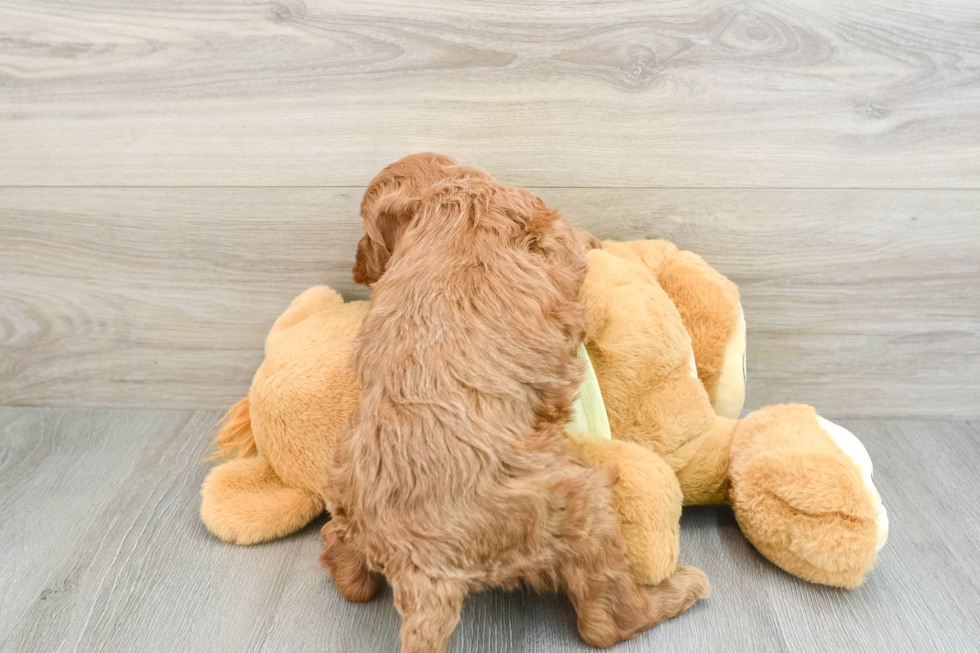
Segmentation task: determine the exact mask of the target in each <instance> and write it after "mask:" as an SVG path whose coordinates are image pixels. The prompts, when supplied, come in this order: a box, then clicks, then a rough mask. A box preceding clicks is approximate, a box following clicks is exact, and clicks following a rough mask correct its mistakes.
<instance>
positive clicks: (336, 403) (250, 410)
mask: <svg viewBox="0 0 980 653" xmlns="http://www.w3.org/2000/svg"><path fill="white" fill-rule="evenodd" d="M582 293H583V295H584V296H585V298H586V299H587V301H588V306H589V328H588V333H587V335H586V340H585V343H584V344H585V349H586V350H587V353H588V358H589V359H590V361H591V365H592V368H593V369H594V372H595V377H594V379H595V381H597V382H598V391H597V392H595V393H590V394H601V400H600V401H599V405H600V406H601V405H602V404H604V407H605V415H604V416H602V418H603V419H601V420H600V421H602V422H604V421H605V419H607V420H608V429H609V433H610V434H611V436H612V437H611V439H608V438H604V437H601V435H599V434H596V433H593V432H590V429H588V428H586V427H581V428H579V429H569V437H570V443H571V444H572V446H574V447H576V448H578V449H579V450H580V451H581V452H582V453H583V454H584V455H585V456H586V457H587V458H588V459H589V460H590V461H591V462H593V463H595V464H599V465H613V464H614V465H616V466H617V467H618V470H619V479H618V481H617V484H616V487H615V489H614V495H615V501H616V507H617V511H618V515H619V520H620V525H621V528H622V531H623V535H624V537H625V539H626V542H627V548H628V553H629V558H630V562H631V563H632V565H633V569H634V573H635V575H636V577H637V580H638V581H640V582H642V583H649V584H655V583H659V582H660V581H662V580H664V579H665V578H667V577H668V576H669V575H670V574H671V573H672V572H673V570H674V568H675V567H676V564H677V556H678V549H679V519H680V513H681V506H682V505H696V504H710V503H723V504H730V505H731V506H732V508H733V509H734V512H735V517H736V519H737V520H738V523H739V525H740V527H741V528H742V531H743V532H744V534H745V536H746V537H747V538H748V539H749V541H750V542H752V544H753V545H754V546H755V547H756V548H757V549H758V550H759V551H760V552H761V553H762V554H763V555H764V556H765V557H766V558H768V559H769V560H770V561H772V562H773V563H775V564H776V565H778V566H779V567H782V568H783V569H784V570H786V571H787V572H789V573H791V574H794V575H796V576H799V577H800V578H803V579H806V580H808V581H811V582H814V583H822V584H826V585H834V586H839V587H854V586H856V585H859V584H860V583H861V581H862V580H863V577H864V574H865V573H867V572H868V570H870V569H871V567H872V565H873V564H874V561H875V558H876V556H877V552H878V550H879V549H880V548H881V546H882V545H883V544H884V541H885V538H886V537H887V533H888V519H887V515H886V512H885V508H884V506H883V505H882V503H881V499H880V497H879V495H878V491H877V490H876V489H875V486H874V483H873V481H872V476H871V460H870V458H869V457H868V454H867V452H866V451H865V449H864V447H863V446H862V445H861V443H860V441H858V439H857V438H856V437H855V436H854V435H852V434H851V433H850V432H848V431H846V430H845V429H843V428H841V427H840V426H837V425H836V424H833V423H832V422H829V421H827V420H825V419H823V418H822V417H820V416H818V415H817V414H816V412H815V411H814V410H813V408H810V407H809V406H803V405H779V406H769V407H766V408H763V409H761V410H758V411H756V412H753V413H751V414H749V415H748V416H747V417H744V418H742V419H738V416H739V414H740V413H741V410H742V403H743V399H744V390H745V322H744V320H743V317H742V309H741V306H740V304H739V297H738V290H737V288H736V287H735V285H734V284H733V283H731V282H730V281H729V280H728V279H726V278H725V277H724V276H722V275H721V274H719V273H718V272H716V271H715V270H714V269H712V268H711V267H710V266H708V265H707V264H706V263H705V262H704V261H703V260H702V259H701V258H700V257H698V256H696V255H695V254H692V253H690V252H685V251H680V250H678V249H677V248H676V247H675V246H674V245H672V244H670V243H667V242H663V241H637V242H629V243H617V242H613V241H607V242H605V243H603V248H602V249H601V250H594V251H592V252H591V253H590V254H589V270H588V274H587V277H586V281H585V283H584V285H583V287H582ZM366 312H367V302H362V301H356V302H349V303H345V302H344V301H343V299H342V298H341V297H340V295H338V294H337V293H336V292H334V291H332V290H330V289H329V288H326V287H324V286H318V287H315V288H311V289H309V290H307V291H306V292H304V293H303V294H302V295H300V296H299V297H297V298H296V299H295V300H294V301H293V303H292V304H291V305H290V306H289V308H288V309H287V310H286V312H285V313H283V314H282V315H281V316H280V317H279V319H278V320H276V322H275V324H274V325H273V327H272V331H271V332H270V333H269V336H268V339H267V340H266V348H265V353H266V358H265V361H264V362H263V364H262V366H261V367H260V368H259V370H258V372H257V373H256V375H255V378H254V380H253V382H252V388H251V391H250V393H249V396H248V398H246V399H242V400H241V401H239V402H238V403H237V404H236V405H235V406H234V407H233V408H232V409H231V410H230V411H229V412H228V414H227V415H226V417H225V421H224V424H223V426H222V428H221V430H220V431H219V433H218V436H217V444H218V445H219V447H220V451H219V452H218V453H217V454H216V456H215V457H217V458H224V459H228V461H227V462H225V463H223V464H221V465H218V466H217V467H215V468H214V469H213V470H212V471H211V473H210V474H209V475H208V477H207V478H206V479H205V481H204V485H203V487H202V489H201V495H202V499H203V501H202V504H201V518H202V519H203V520H204V523H205V524H206V525H207V527H208V528H209V529H210V530H211V532H212V533H214V534H215V535H217V536H218V537H219V538H221V539H223V540H226V541H228V542H234V543H237V544H252V543H257V542H262V541H265V540H270V539H274V538H277V537H282V536H284V535H286V534H288V533H290V532H293V531H295V530H297V529H299V528H301V527H302V526H304V525H305V524H307V523H308V522H309V521H311V520H312V519H313V518H314V517H316V516H317V515H319V514H320V513H321V512H322V511H323V510H324V509H325V507H326V506H327V505H328V503H329V501H330V500H331V494H332V492H331V488H329V487H326V486H325V485H324V480H323V479H324V475H323V469H324V467H325V464H326V461H327V457H328V456H329V454H330V448H331V446H332V445H333V442H334V437H335V434H336V432H337V429H340V428H342V427H343V426H344V424H345V423H346V421H347V418H348V417H349V416H350V415H351V413H353V411H354V410H356V409H357V407H358V405H359V402H360V389H359V388H358V386H357V383H356V382H355V380H354V378H353V376H352V375H351V372H350V370H349V368H348V366H347V361H348V357H349V356H350V353H351V350H352V348H353V343H354V337H355V335H356V333H357V330H358V327H359V326H360V324H361V321H362V320H363V318H364V316H365V314H366ZM590 376H591V375H590ZM593 409H594V401H593ZM600 411H601V408H600ZM591 421H593V420H582V424H587V423H590V422H591ZM592 430H595V429H592ZM599 430H601V429H599Z"/></svg>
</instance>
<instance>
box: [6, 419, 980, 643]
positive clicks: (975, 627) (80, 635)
mask: <svg viewBox="0 0 980 653" xmlns="http://www.w3.org/2000/svg"><path fill="white" fill-rule="evenodd" d="M217 417H218V414H217V413H215V412H209V411H140V410H106V409H44V408H4V409H0V514H2V515H3V519H2V520H0V650H3V651H12V652H13V651H16V652H18V653H26V652H34V651H39V652H40V651H44V652H47V651H236V652H237V651H260V650H261V651H317V652H324V651H329V652H337V653H353V652H360V651H364V652H374V651H393V650H395V647H396V645H397V637H398V625H399V620H398V615H397V613H396V612H395V610H394V607H393V606H392V602H391V593H390V591H388V592H384V593H381V594H380V595H379V596H378V597H377V598H375V599H374V600H373V601H371V602H369V603H368V604H365V605H355V604H351V603H347V602H345V601H344V600H343V599H342V598H341V597H340V595H339V594H338V593H337V590H336V589H335V588H334V586H333V584H332V581H331V580H330V579H329V577H328V576H327V575H326V574H325V573H324V572H322V571H321V570H320V569H319V568H318V567H317V555H318V552H319V548H320V540H319V533H318V530H319V525H320V524H321V523H322V520H318V521H317V522H316V523H315V524H313V525H311V526H310V527H308V528H307V529H305V530H304V531H302V532H300V533H298V534H296V535H294V536H291V537H287V538H285V539H283V540H280V541H278V542H274V543H271V544H266V545H261V546H253V547H236V546H232V545H229V544H225V543H223V542H220V541H218V540H216V539H215V538H214V537H212V536H211V535H210V534H209V533H208V532H207V530H206V529H205V528H204V526H203V525H202V524H201V522H200V520H199V519H198V517H197V510H198V505H199V495H198V488H199V487H200V483H201V480H202V479H203V477H204V475H205V473H206V471H207V466H206V465H202V464H201V463H200V462H199V461H200V459H201V457H202V456H203V455H204V454H205V453H206V452H207V451H208V445H209V440H210V437H211V435H212V433H211V431H210V427H211V425H212V424H213V422H214V421H215V420H216V419H217ZM843 425H844V426H845V427H847V428H849V429H851V430H853V431H854V432H855V433H857V434H858V435H860V436H861V437H862V439H863V440H864V442H865V444H866V445H867V448H868V451H869V452H870V454H871V456H872V458H873V460H874V463H875V478H876V481H877V483H878V486H879V488H880V490H881V494H882V497H883V498H884V501H885V503H886V505H887V507H888V510H889V516H890V519H891V529H892V530H891V536H890V538H889V541H888V544H887V545H886V547H885V549H884V550H883V551H882V553H881V555H880V557H879V560H878V564H877V567H876V568H875V570H874V571H873V572H872V573H871V575H870V576H869V578H868V580H867V581H866V582H865V584H864V585H863V586H862V587H860V588H858V589H856V590H853V591H844V590H836V589H830V588H826V587H820V586H816V585H810V584H807V583H804V582H802V581H799V580H797V579H795V578H792V577H790V576H788V575H787V574H785V573H783V572H781V571H780V570H779V569H777V568H775V567H773V566H772V565H770V564H769V563H768V562H767V561H766V560H765V559H763V558H762V557H761V556H760V555H759V554H758V553H756V552H755V550H754V549H752V548H751V546H749V544H748V543H747V542H746V540H745V539H744V538H743V537H742V535H741V534H740V532H739V530H738V527H737V525H736V523H735V521H734V518H733V516H732V512H731V511H730V510H729V509H728V508H725V507H701V508H695V509H688V510H686V511H685V513H684V516H683V520H682V529H681V532H682V535H681V558H682V560H683V561H684V562H687V563H690V564H694V565H696V566H698V567H701V568H702V569H704V570H705V571H706V572H707V574H708V576H709V578H710V579H711V583H712V585H713V587H714V594H713V596H712V597H711V598H710V599H708V600H706V601H703V602H702V603H700V604H698V605H697V606H695V607H694V608H693V609H691V610H690V611H689V612H688V613H686V614H685V615H682V616H681V617H680V618H678V619H676V620H673V621H670V622H667V623H666V624H664V625H662V626H660V627H659V628H657V629H655V630H653V631H651V632H648V633H646V634H644V635H641V636H640V637H639V638H637V639H636V640H634V641H632V642H629V643H626V644H623V645H621V646H620V647H619V648H618V649H615V650H618V651H623V652H624V653H625V652H627V651H671V652H682V651H691V652H696V653H704V652H705V651H753V652H758V651H814V652H821V653H823V652H826V651H862V652H865V651H882V652H888V653H893V652H895V651H974V650H980V649H978V644H980V638H978V634H980V612H978V606H980V477H978V476H977V474H976V470H977V469H978V468H980V425H978V424H976V423H973V422H962V421H960V422H956V421H870V420H861V421H844V422H843ZM450 650H451V651H455V652H466V653H476V652H481V651H486V652H488V653H497V652H500V653H509V652H511V651H521V652H525V651H540V652H542V653H544V652H547V653H559V652H564V651H576V650H589V649H588V647H586V646H585V645H584V644H583V643H582V642H581V640H580V639H579V638H578V635H577V633H576V630H575V617H574V612H573V610H572V608H571V606H570V604H569V603H568V602H567V600H566V599H564V598H561V597H554V596H538V595H534V594H531V593H525V592H513V593H503V592H488V593H484V594H479V595H474V596H471V597H469V598H468V599H467V601H466V603H465V605H464V609H463V615H462V620H461V622H460V625H459V627H458V629H457V630H456V633H455V634H454V636H453V642H452V646H451V649H450Z"/></svg>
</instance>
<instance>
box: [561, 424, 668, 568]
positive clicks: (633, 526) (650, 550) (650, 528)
mask: <svg viewBox="0 0 980 653" xmlns="http://www.w3.org/2000/svg"><path fill="white" fill-rule="evenodd" d="M571 436H572V445H573V446H574V447H575V448H576V449H578V450H579V451H581V452H582V453H583V454H584V455H585V457H586V458H587V459H588V460H589V462H591V463H595V464H598V465H602V466H607V465H616V466H617V467H618V468H619V478H618V480H617V482H616V485H615V487H614V488H613V498H614V500H615V502H616V506H615V508H616V513H617V515H618V517H619V524H620V528H621V530H622V534H623V537H624V538H625V539H626V549H627V557H628V558H629V561H630V564H631V565H632V567H633V574H634V578H635V580H636V581H637V582H638V583H640V584H642V585H655V584H657V583H660V582H662V581H664V580H666V579H667V578H669V577H670V575H671V574H673V573H674V571H675V570H676V568H677V555H678V552H679V550H680V517H681V504H682V499H683V498H682V495H681V488H680V485H679V483H678V481H677V477H676V476H675V475H674V470H673V469H671V468H670V466H669V465H668V464H667V463H666V462H664V460H663V459H662V458H660V456H658V455H656V454H655V453H653V452H651V451H650V450H648V449H644V448H643V447H641V446H639V445H636V444H633V443H631V442H623V441H620V440H605V439H602V438H596V437H589V436H577V435H575V434H571Z"/></svg>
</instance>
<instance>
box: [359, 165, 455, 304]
mask: <svg viewBox="0 0 980 653" xmlns="http://www.w3.org/2000/svg"><path fill="white" fill-rule="evenodd" d="M458 165H459V164H458V163H457V162H456V160H455V159H451V158H450V157H448V156H443V155H441V154H432V153H431V152H423V153H421V154H412V155H410V156H406V157H405V158H403V159H400V160H398V161H396V162H395V163H392V164H391V165H390V166H388V167H387V168H385V169H384V170H382V171H381V172H380V173H378V175H377V176H376V177H375V178H374V179H373V180H371V183H370V184H369V185H368V187H367V190H366V191H365V192H364V199H363V200H362V201H361V218H363V220H364V232H365V233H364V236H363V237H362V238H361V241H360V242H359V243H358V244H357V256H356V258H355V261H354V281H356V282H357V283H363V284H365V285H368V286H370V285H372V284H373V283H374V282H376V281H377V280H378V279H379V278H381V275H382V274H384V271H385V268H386V267H387V266H388V260H389V259H390V258H391V254H392V252H394V250H395V245H396V244H397V243H398V241H399V239H400V238H401V236H402V234H403V233H405V229H406V228H407V227H408V225H409V223H410V222H411V221H412V217H413V216H414V215H415V213H416V211H417V210H418V208H419V203H420V201H421V199H422V196H423V195H424V194H425V192H426V191H427V190H428V189H429V188H431V187H432V186H433V184H435V183H437V182H438V181H440V180H442V179H445V178H446V176H447V175H448V174H449V173H450V168H452V167H454V166H458Z"/></svg>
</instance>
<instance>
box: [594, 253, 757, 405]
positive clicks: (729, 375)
mask: <svg viewBox="0 0 980 653" xmlns="http://www.w3.org/2000/svg"><path fill="white" fill-rule="evenodd" d="M603 250H604V251H610V252H611V253H613V254H616V255H617V256H620V257H621V258H632V259H633V260H637V261H640V262H642V263H643V264H644V265H645V266H646V267H647V268H648V269H649V270H650V272H651V273H653V275H654V276H655V278H656V279H657V281H659V283H660V286H661V287H662V288H663V290H664V292H665V293H667V296H668V297H670V299H671V300H672V301H673V302H674V305H675V306H676V307H677V311H678V312H679V313H680V315H681V319H682V320H683V321H684V326H685V327H686V328H687V332H688V333H689V334H690V336H691V348H692V350H693V352H694V359H695V361H696V363H697V370H698V378H700V379H701V382H702V383H703V384H704V388H705V390H706V391H707V392H708V398H709V399H710V400H711V406H712V407H713V408H714V410H715V413H716V414H718V415H720V416H721V417H728V418H731V419H736V418H738V416H739V414H740V413H741V412H742V404H743V403H744V401H745V317H744V315H743V314H742V305H741V303H740V302H739V295H738V287H737V286H736V285H735V284H734V283H732V282H731V281H729V280H728V279H727V278H725V276H724V275H722V274H721V273H719V272H718V271H717V270H715V269H714V268H712V267H711V266H710V265H708V264H707V263H706V262H705V261H704V259H702V258H701V257H700V256H698V255H697V254H694V253H692V252H687V251H683V250H678V249H677V247H675V246H674V245H673V244H671V243H667V242H664V241H662V240H647V241H633V242H628V243H611V242H610V243H604V244H603Z"/></svg>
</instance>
